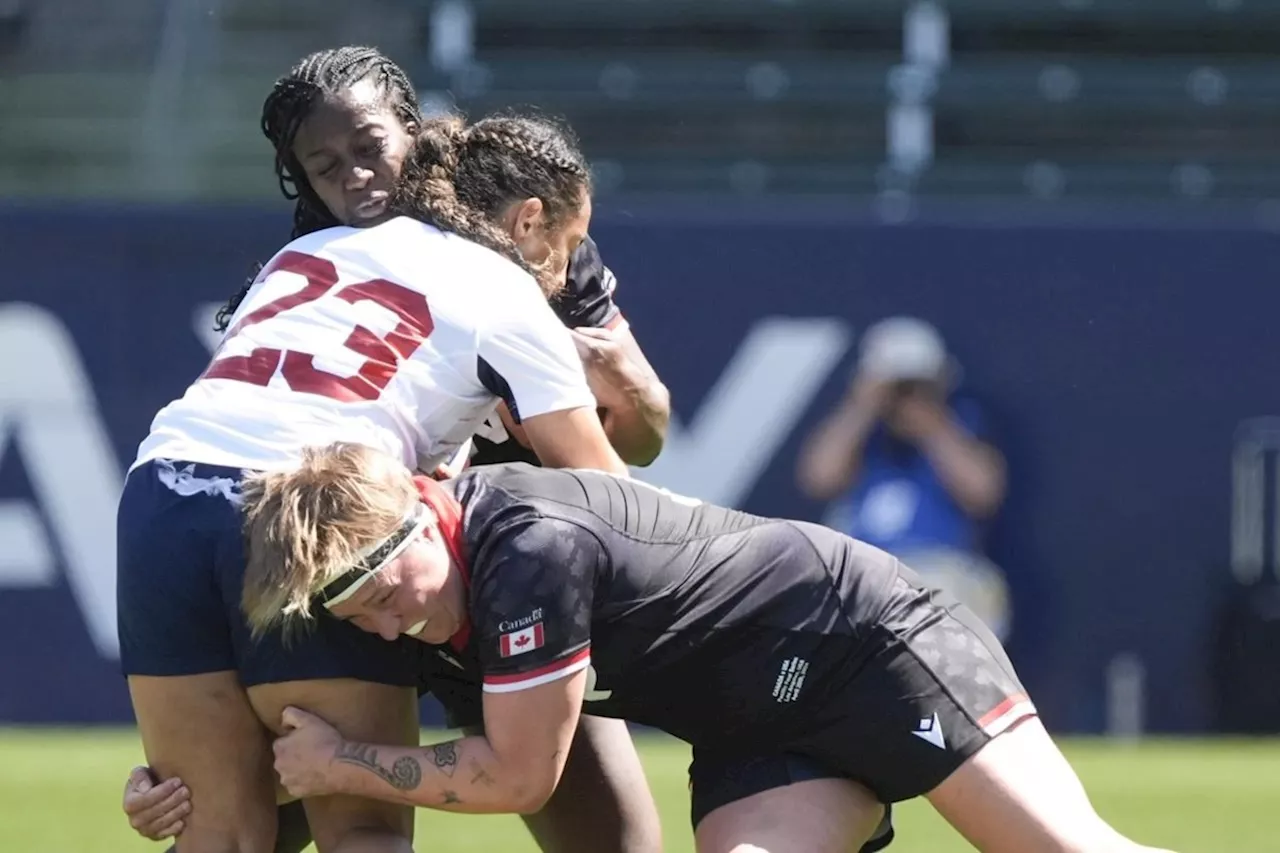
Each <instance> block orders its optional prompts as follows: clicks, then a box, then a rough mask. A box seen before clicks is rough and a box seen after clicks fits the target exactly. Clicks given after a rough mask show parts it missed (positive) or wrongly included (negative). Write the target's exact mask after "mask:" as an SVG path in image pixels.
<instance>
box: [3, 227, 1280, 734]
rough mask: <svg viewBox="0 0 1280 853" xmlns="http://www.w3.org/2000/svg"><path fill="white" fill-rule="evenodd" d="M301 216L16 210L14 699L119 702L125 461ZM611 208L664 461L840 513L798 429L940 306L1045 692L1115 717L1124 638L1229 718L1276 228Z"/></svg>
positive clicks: (1152, 722)
mask: <svg viewBox="0 0 1280 853" xmlns="http://www.w3.org/2000/svg"><path fill="white" fill-rule="evenodd" d="M287 229H288V217H287V214H282V213H280V212H278V211H262V210H234V209H221V210H206V209H160V210H157V209H138V210H124V211H121V210H115V209H90V208H68V209H18V210H7V211H0V257H3V259H4V264H3V267H2V268H0V269H2V270H3V271H2V272H0V430H3V433H2V436H3V439H2V441H0V454H2V455H0V541H2V542H3V543H4V548H3V549H2V552H0V646H2V647H3V648H4V649H5V650H6V651H5V653H4V654H3V655H2V656H0V679H2V680H3V684H4V688H3V689H2V690H0V721H15V722H46V721H67V722H95V721H112V720H124V719H128V718H129V717H130V711H129V704H128V696H127V692H126V690H125V687H124V682H123V679H122V678H121V677H120V675H119V673H118V665H117V661H116V659H115V656H116V647H115V616H114V613H115V605H114V577H113V575H114V565H113V555H114V514H115V499H116V495H117V493H118V490H119V488H120V483H121V480H122V476H123V472H124V470H125V467H126V466H127V464H128V463H129V462H130V461H131V460H132V458H133V454H134V450H135V448H136V446H137V443H138V442H139V441H140V440H141V439H142V437H143V436H144V435H145V433H146V429H147V426H148V423H149V421H150V418H151V416H152V415H153V414H154V412H155V410H156V409H158V408H159V407H160V406H162V405H163V404H164V403H166V402H167V401H169V400H170V399H171V398H172V397H174V396H175V395H178V394H180V393H181V392H182V390H183V388H184V387H185V386H186V384H187V383H188V382H189V381H190V380H191V379H192V378H193V377H194V376H195V375H196V374H197V373H198V372H199V371H200V370H201V369H203V367H204V365H205V362H206V360H207V358H208V351H209V349H208V348H209V345H210V343H211V339H210V335H209V334H208V330H209V323H210V320H211V316H212V311H213V310H214V309H215V308H216V305H217V304H218V303H219V302H220V301H221V300H223V299H225V297H226V296H227V295H229V294H230V293H232V292H233V291H235V290H236V289H237V287H238V286H239V284H240V283H241V282H242V281H243V280H244V278H245V276H246V275H248V274H249V272H250V271H251V268H252V265H253V263H254V262H255V261H260V260H263V259H265V258H266V257H268V256H270V254H271V253H272V252H273V251H274V250H275V249H277V248H278V247H279V246H280V245H281V244H282V243H283V242H284V240H283V237H284V235H285V234H286V232H287ZM593 234H594V235H595V237H596V239H597V242H598V243H599V244H600V246H601V249H602V252H603V254H604V256H605V259H606V261H607V262H608V263H609V265H610V266H611V267H612V268H613V269H614V271H615V273H616V274H617V276H618V280H619V289H618V293H617V299H618V302H619V303H620V304H621V306H622V308H623V311H624V313H625V314H626V315H627V316H628V318H629V319H630V321H631V324H632V327H633V329H634V331H635V334H636V336H637V338H638V339H639V340H640V342H641V344H642V345H643V347H644V349H645V351H646V352H647V353H648V354H649V356H650V359H651V361H652V362H653V364H654V366H655V367H656V368H657V369H658V371H659V373H660V374H661V375H662V377H663V378H664V379H665V380H666V382H667V384H668V385H669V387H670V388H671V391H672V397H673V400H674V408H675V410H676V418H675V423H674V424H673V427H672V434H671V437H670V439H669V441H668V447H667V449H666V451H665V452H664V455H663V457H662V458H661V459H660V460H659V461H658V463H656V464H655V465H654V466H653V467H652V468H651V469H649V471H648V472H646V473H644V474H643V476H645V477H646V479H650V480H651V481H653V482H656V483H658V484H660V485H664V486H667V487H669V488H672V489H674V490H677V491H682V492H686V493H691V494H696V495H699V496H702V497H704V498H707V499H712V500H715V501H719V502H723V503H729V504H736V505H739V506H742V507H745V508H747V509H750V510H752V511H756V512H760V513H765V514H774V515H787V516H796V517H804V518H813V519H816V518H818V517H820V515H821V512H822V507H821V506H819V505H817V504H814V503H812V502H809V501H807V500H806V499H805V498H804V497H803V496H802V495H801V494H800V492H799V491H798V489H797V487H796V485H795V477H794V470H795V461H796V453H797V449H798V445H799V442H800V441H801V439H802V438H803V434H804V432H805V431H806V430H807V429H808V428H810V427H811V426H812V425H813V424H814V422H815V421H816V420H817V419H818V418H820V417H821V416H822V415H823V414H825V413H826V411H827V410H828V409H829V408H830V407H831V406H832V405H833V404H834V403H835V401H836V400H837V398H838V395H839V394H840V393H841V391H842V390H843V388H844V386H845V383H846V382H847V379H848V372H849V367H850V363H851V358H852V356H853V351H854V350H853V347H854V346H855V342H856V340H857V336H858V334H859V332H860V331H861V330H862V329H865V328H866V326H867V325H869V324H870V323H872V322H874V321H875V320H878V319H880V318H882V317H885V316H888V315H892V314H904V313H905V314H914V315H917V316H920V317H923V318H925V319H927V320H929V321H931V322H933V323H934V324H935V325H937V326H938V328H939V329H940V330H941V331H942V332H943V334H944V335H945V336H946V338H947V340H948V343H949V344H950V345H951V346H952V348H953V349H954V351H955V353H956V355H957V356H958V358H959V360H960V362H961V363H962V364H963V368H964V374H965V377H966V382H967V385H968V387H969V388H970V389H971V390H973V391H975V392H976V393H978V394H979V395H980V396H981V399H982V400H983V402H984V403H985V404H986V405H987V407H988V409H989V411H990V412H991V413H992V414H993V416H994V421H995V425H996V434H997V439H998V442H999V444H1000V446H1001V447H1002V449H1003V450H1004V451H1005V453H1006V455H1007V457H1008V461H1009V470H1010V492H1009V497H1008V501H1007V504H1006V508H1005V511H1004V512H1003V514H1002V516H1001V518H1000V520H999V522H998V524H997V526H996V529H995V531H994V533H993V539H992V542H991V549H992V555H993V557H994V558H995V560H996V562H997V563H999V564H1000V565H1001V566H1002V567H1004V569H1005V570H1006V572H1007V573H1008V575H1009V577H1010V584H1011V586H1012V589H1013V594H1014V601H1015V614H1014V620H1015V626H1016V627H1015V635H1014V638H1013V641H1012V643H1011V649H1012V652H1013V654H1014V656H1015V662H1016V663H1017V664H1018V665H1019V667H1020V669H1021V671H1022V674H1023V676H1024V678H1025V679H1026V681H1027V682H1028V684H1029V686H1030V687H1031V688H1032V690H1033V693H1034V695H1035V698H1036V699H1037V702H1038V704H1039V706H1040V708H1041V710H1042V712H1043V713H1044V715H1045V717H1046V719H1047V722H1048V723H1049V724H1050V725H1051V726H1054V727H1056V728H1058V729H1070V730H1080V731H1096V730H1098V729H1099V728H1101V726H1102V725H1103V721H1104V715H1105V708H1106V689H1105V687H1106V684H1105V673H1106V671H1107V667H1108V665H1109V664H1110V663H1111V662H1112V661H1113V660H1114V659H1115V658H1116V657H1117V656H1118V655H1125V654H1132V655H1136V656H1137V658H1138V659H1139V660H1140V661H1141V662H1142V664H1143V665H1144V666H1145V669H1146V688H1147V691H1148V693H1147V709H1148V713H1147V722H1148V724H1149V726H1150V727H1151V728H1153V729H1156V730H1161V731H1197V730H1203V729H1204V728H1205V727H1206V726H1207V725H1208V724H1209V722H1210V715H1209V710H1210V695H1209V679H1208V673H1209V665H1210V661H1209V658H1208V653H1209V643H1210V638H1209V632H1210V624H1211V619H1212V618H1213V614H1214V606H1215V601H1216V600H1217V597H1218V595H1219V594H1220V593H1221V592H1222V590H1223V588H1224V586H1225V585H1226V583H1227V580H1228V577H1229V572H1228V533H1229V516H1230V506H1231V500H1230V497H1231V492H1230V472H1231V467H1230V466H1231V455H1232V450H1233V435H1234V433H1235V431H1236V429H1237V426H1238V425H1239V424H1240V423H1241V421H1243V420H1245V419H1247V418H1251V417H1255V416H1260V415H1268V414H1272V413H1276V410H1277V408H1280V406H1277V405H1276V380H1275V368H1276V365H1278V364H1280V336H1277V335H1276V334H1275V333H1274V330H1273V329H1272V328H1271V327H1272V325H1273V319H1272V318H1273V317H1275V316H1280V293H1278V292H1277V291H1276V290H1275V288H1274V287H1268V286H1267V285H1268V284H1269V283H1270V282H1269V279H1273V278H1274V277H1275V274H1276V272H1277V269H1278V267H1280V265H1278V264H1277V260H1276V257H1277V253H1276V238H1275V236H1274V235H1273V234H1269V233H1265V232H1259V231H1249V230H1245V229H1222V228H1216V229H1211V228H1205V229H1190V228H1140V227H1108V228H1102V227H1096V228H1095V227H1084V226H1073V227H1036V226H1031V225H1023V224H1016V223H1009V224H1006V225H1004V226H1002V227H995V226H986V225H982V226H958V225H942V224H938V225H928V224H920V225H906V226H885V225H876V224H869V223H866V222H858V221H853V220H849V219H846V218H841V217H839V216H835V215H831V216H819V215H813V216H786V217H784V216H780V215H778V216H769V215H760V216H745V215H741V214H740V213H738V214H731V213H730V212H728V211H725V212H723V218H721V212H717V211H714V210H713V211H707V212H703V213H690V214H687V215H681V216H679V217H678V218H674V219H673V218H669V217H665V218H664V217H662V216H656V215H649V214H647V213H633V214H630V215H623V214H622V213H613V214H611V215H605V216H602V217H599V218H598V223H597V225H596V226H595V227H593ZM460 286H465V285H460ZM174 568H175V570H180V569H181V567H174Z"/></svg>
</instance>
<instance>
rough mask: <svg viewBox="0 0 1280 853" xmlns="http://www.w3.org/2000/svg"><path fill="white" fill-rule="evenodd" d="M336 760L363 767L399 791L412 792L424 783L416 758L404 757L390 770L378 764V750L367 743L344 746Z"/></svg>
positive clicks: (335, 756)
mask: <svg viewBox="0 0 1280 853" xmlns="http://www.w3.org/2000/svg"><path fill="white" fill-rule="evenodd" d="M334 758H336V759H337V760H338V761H341V762H342V763H343V764H354V765H355V766H356V767H363V768H364V769H365V770H368V771H369V772H370V773H374V774H376V775H377V776H378V777H379V778H381V779H382V781H384V782H386V783H387V784H388V785H390V786H391V787H393V788H395V789H396V790H398V791H412V790H413V789H414V788H416V787H418V783H419V782H421V781H422V766H421V765H420V764H418V760H417V759H416V758H413V757H412V756H409V755H403V756H401V757H400V758H397V759H396V760H395V763H394V764H392V765H391V769H390V770H388V769H386V768H385V767H383V766H382V765H381V764H379V763H378V750H376V749H374V748H373V747H372V746H369V744H367V743H347V744H343V745H342V747H340V748H339V749H338V752H337V754H335V755H334Z"/></svg>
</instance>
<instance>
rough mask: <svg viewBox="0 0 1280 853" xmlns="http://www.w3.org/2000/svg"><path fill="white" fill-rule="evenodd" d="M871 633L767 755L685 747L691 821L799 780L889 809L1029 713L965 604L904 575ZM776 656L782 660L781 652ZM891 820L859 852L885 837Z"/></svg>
mask: <svg viewBox="0 0 1280 853" xmlns="http://www.w3.org/2000/svg"><path fill="white" fill-rule="evenodd" d="M891 599H892V603H891V605H890V606H889V607H888V608H887V609H886V611H885V613H884V614H883V615H882V617H881V619H880V620H879V622H878V623H877V624H876V625H875V627H874V628H873V629H872V630H871V632H870V635H869V636H865V637H860V638H859V639H858V640H857V641H856V642H851V643H850V645H849V648H848V652H849V660H850V666H849V674H848V677H847V678H845V679H843V680H842V681H841V682H840V683H839V684H838V685H836V686H835V687H833V688H832V690H831V691H830V692H829V693H827V694H826V695H825V696H823V697H822V698H821V700H820V702H818V704H816V705H810V706H809V707H806V708H797V711H796V713H797V718H796V719H795V720H794V725H787V726H785V728H786V730H787V733H786V734H783V735H781V736H780V737H779V738H778V739H777V740H776V741H775V742H774V743H772V744H770V750H771V751H770V752H767V753H761V752H759V751H758V741H757V743H756V744H754V745H753V747H751V748H744V749H735V748H734V747H732V746H731V745H723V746H719V747H717V749H716V750H715V751H714V752H712V751H709V750H705V749H703V750H699V749H698V748H697V747H695V749H694V761H693V765H692V766H691V767H690V771H689V772H690V782H691V786H692V790H693V820H694V824H695V826H696V825H697V822H698V821H700V820H701V819H702V818H703V817H705V816H706V815H707V814H709V813H710V812H711V811H713V810H715V809H716V808H719V807H720V806H723V805H727V804H729V803H731V802H734V801H736V800H740V799H744V798H746V797H749V796H751V795H753V794H757V793H760V792H762V791H767V790H770V789H772V788H778V787H782V786H784V785H788V784H791V783H793V782H800V781H804V780H806V779H823V778H842V779H850V780H852V781H854V782H858V783H860V784H862V785H864V786H865V787H866V788H868V789H869V790H870V791H871V792H872V793H873V794H874V795H875V796H876V797H877V798H878V799H879V800H880V801H881V802H882V803H885V804H886V805H889V804H892V803H895V802H901V801H903V800H908V799H912V798H914V797H918V796H921V795H923V794H926V793H928V792H929V791H931V790H933V789H934V788H936V787H937V786H938V785H939V784H941V783H942V782H943V781H944V780H945V779H946V778H947V777H948V776H950V775H951V774H952V773H954V772H955V771H956V770H957V769H958V768H959V767H960V765H961V764H963V763H964V762H965V761H967V760H968V759H969V758H970V757H971V756H973V755H974V754H975V753H977V752H978V751H979V750H980V749H982V747H983V746H985V745H986V744H987V743H988V742H990V741H991V739H992V738H994V737H996V736H998V735H999V734H1000V733H1001V732H1004V731H1006V730H1008V729H1009V728H1010V727H1012V726H1014V725H1016V724H1017V723H1019V722H1021V721H1022V720H1025V719H1027V718H1029V717H1033V716H1035V713H1036V711H1035V707H1034V706H1033V705H1032V704H1031V702H1030V700H1029V699H1028V698H1027V696H1026V693H1025V691H1024V690H1023V687H1022V685H1021V683H1020V682H1019V681H1018V677H1017V675H1016V674H1015V673H1014V670H1013V665H1012V664H1011V663H1010V662H1009V659H1008V657H1007V656H1006V655H1005V653H1004V649H1003V648H1001V646H1000V643H999V641H998V640H996V638H995V636H994V635H993V634H992V633H991V632H990V631H989V630H988V629H987V628H986V627H985V626H984V625H983V624H982V623H981V622H980V621H979V620H978V618H977V617H976V616H974V615H973V614H972V613H971V612H969V611H968V610H967V609H966V608H964V607H963V606H962V605H960V604H958V603H957V602H955V601H954V599H950V598H949V597H947V596H946V595H945V594H944V593H939V592H935V591H933V590H930V589H929V588H927V587H926V586H925V585H924V584H923V583H922V582H921V581H920V579H919V578H918V577H917V576H916V575H915V574H914V573H913V572H910V571H903V572H902V575H901V577H899V578H898V580H897V581H896V582H895V588H894V590H893V591H892V595H891ZM782 654H783V655H784V656H785V652H783V653H782ZM889 818H890V815H889V813H888V812H887V811H886V814H885V819H884V821H883V823H882V824H881V827H880V829H879V830H878V831H877V834H876V835H875V836H874V837H873V839H872V840H871V841H870V842H869V843H868V845H867V846H866V847H864V848H863V849H864V851H871V850H880V849H882V848H884V847H886V846H888V844H889V842H890V841H892V839H893V828H892V825H891V824H890V820H889Z"/></svg>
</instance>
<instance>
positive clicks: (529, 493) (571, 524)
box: [454, 463, 599, 561]
mask: <svg viewBox="0 0 1280 853" xmlns="http://www.w3.org/2000/svg"><path fill="white" fill-rule="evenodd" d="M557 475H559V476H561V477H571V476H572V473H571V472H567V471H560V470H558V469H545V468H537V467H534V466H532V465H528V464H525V463H511V464H505V465H487V466H484V467H482V468H473V469H470V470H469V471H467V472H466V473H464V474H462V475H461V476H460V477H458V478H457V484H456V485H455V486H454V491H455V494H456V495H457V496H458V499H459V500H460V501H462V503H463V504H464V506H465V507H466V509H465V511H464V518H465V522H464V529H465V533H464V535H465V538H466V539H467V542H468V545H469V547H470V550H471V551H472V553H473V555H474V559H476V560H478V561H495V560H497V561H501V560H505V559H507V558H513V557H514V558H520V559H527V558H532V557H538V556H543V557H545V556H553V555H555V554H556V553H557V552H561V551H563V550H564V548H565V547H568V546H570V545H572V544H573V543H574V542H576V541H578V540H579V538H580V537H582V536H587V537H590V538H591V539H595V540H597V541H598V540H599V536H598V534H597V533H596V532H595V531H594V530H592V529H591V525H590V523H589V520H588V519H586V518H584V517H583V516H582V513H580V512H575V511H574V507H572V506H570V505H569V504H566V503H563V502H561V501H558V500H556V499H555V498H554V497H553V496H550V495H549V494H548V492H549V491H551V490H549V489H545V488H538V485H537V482H536V481H537V480H540V479H541V480H546V479H548V477H552V478H554V477H556V476H557Z"/></svg>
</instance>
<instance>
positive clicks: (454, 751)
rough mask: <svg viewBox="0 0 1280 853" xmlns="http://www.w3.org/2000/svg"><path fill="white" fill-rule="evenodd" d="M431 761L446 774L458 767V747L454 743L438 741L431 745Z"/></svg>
mask: <svg viewBox="0 0 1280 853" xmlns="http://www.w3.org/2000/svg"><path fill="white" fill-rule="evenodd" d="M431 762H432V763H433V764H435V766H436V769H437V770H439V771H440V772H441V773H443V774H444V775H446V776H452V775H453V771H455V770H457V769H458V747H457V744H454V743H438V744H436V745H435V746H433V747H431Z"/></svg>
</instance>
